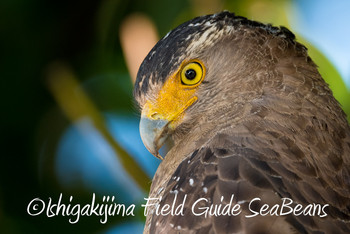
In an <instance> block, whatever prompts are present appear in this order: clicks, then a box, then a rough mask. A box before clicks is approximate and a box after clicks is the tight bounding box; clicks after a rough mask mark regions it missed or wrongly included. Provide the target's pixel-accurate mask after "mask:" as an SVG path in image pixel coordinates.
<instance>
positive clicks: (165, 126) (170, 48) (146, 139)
mask: <svg viewBox="0 0 350 234" xmlns="http://www.w3.org/2000/svg"><path fill="white" fill-rule="evenodd" d="M259 27H260V29H261V31H262V32H264V33H265V31H266V29H268V31H269V32H268V33H275V34H276V33H278V32H280V30H279V28H275V27H272V26H266V25H264V24H260V23H257V22H252V21H249V20H247V19H246V18H244V17H238V16H235V15H234V14H232V13H229V12H222V13H219V14H214V15H207V16H202V17H197V18H195V19H193V20H190V21H188V22H186V23H184V24H182V25H180V26H178V27H177V28H175V29H174V30H172V31H170V32H169V33H168V34H167V35H166V36H165V37H163V38H162V39H161V40H160V41H159V42H158V43H157V44H156V45H155V46H154V48H153V49H152V50H151V51H150V52H149V54H148V55H147V56H146V58H145V59H144V61H143V63H142V64H141V66H140V69H139V72H138V75H137V79H136V83H135V88H134V97H135V99H136V101H137V102H138V104H139V106H140V108H141V121H140V134H141V138H142V141H143V143H144V145H145V146H146V148H147V149H148V150H149V151H150V152H151V153H152V154H153V155H154V156H156V157H158V158H161V156H160V155H159V153H158V151H159V149H160V148H161V147H162V145H163V144H164V143H165V141H166V140H167V138H168V137H169V136H174V135H175V134H174V132H179V131H181V132H184V131H191V126H193V125H196V124H198V122H199V121H202V120H203V119H205V118H206V117H208V118H209V117H210V115H211V113H215V111H222V112H225V111H226V110H225V108H224V107H225V106H227V104H228V103H230V107H232V105H231V104H232V102H235V103H236V104H239V103H240V102H245V101H246V100H244V98H243V97H244V96H245V95H243V94H242V89H244V92H245V93H249V92H250V90H249V89H250V87H253V85H251V83H252V82H254V83H256V82H258V81H257V79H254V76H252V75H251V73H252V71H256V70H257V69H258V67H261V66H264V64H262V63H261V61H260V59H259V53H258V52H255V51H258V48H257V47H258V46H259V44H261V43H264V42H263V41H262V42H261V41H260V42H259V39H260V40H261V39H262V38H261V37H257V36H256V35H257V34H259V33H257V31H256V30H255V29H256V28H259ZM252 28H254V30H251V29H252ZM258 31H259V30H258ZM264 33H263V34H264ZM248 34H251V35H248ZM247 35H248V36H247ZM260 54H261V53H260ZM264 56H265V55H264ZM242 81H244V82H242ZM242 83H243V84H242ZM238 84H239V85H238ZM255 85H256V84H255ZM243 86H244V87H243ZM220 107H223V108H220ZM236 107H237V108H239V105H236ZM208 110H210V113H209V112H206V111H208ZM213 116H214V115H213ZM212 121H216V119H215V118H213V119H212ZM181 126H182V127H181ZM183 126H186V128H184V127H183ZM184 129H185V130H184Z"/></svg>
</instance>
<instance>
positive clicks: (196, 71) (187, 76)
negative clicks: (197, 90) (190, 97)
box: [180, 60, 204, 86]
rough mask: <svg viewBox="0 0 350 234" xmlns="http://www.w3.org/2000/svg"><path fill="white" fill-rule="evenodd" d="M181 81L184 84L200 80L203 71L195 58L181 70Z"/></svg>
mask: <svg viewBox="0 0 350 234" xmlns="http://www.w3.org/2000/svg"><path fill="white" fill-rule="evenodd" d="M180 75H181V82H182V84H184V85H191V86H192V85H196V84H199V83H200V81H202V79H203V77H204V71H203V66H202V64H201V63H200V62H199V61H197V60H195V61H193V62H190V63H188V64H186V65H185V66H184V67H183V68H182V70H181V74H180Z"/></svg>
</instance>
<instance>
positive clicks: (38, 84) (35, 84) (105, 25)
mask: <svg viewBox="0 0 350 234" xmlns="http://www.w3.org/2000/svg"><path fill="white" fill-rule="evenodd" d="M289 4H290V1H287V0H284V1H273V0H265V1H257V0H248V1H243V0H237V1H229V0H226V1H218V0H217V1H204V2H201V1H199V0H192V1H190V0H179V1H170V0H149V1H142V0H132V1H121V0H104V1H82V0H78V1H67V0H60V1H56V0H54V1H43V0H31V1H25V0H3V1H1V2H0V30H1V38H0V42H1V43H0V51H1V60H0V68H1V69H0V76H1V79H0V80H1V81H0V82H1V87H2V89H1V92H0V95H1V96H0V97H1V109H2V115H1V123H2V124H1V133H2V134H1V142H2V146H4V147H3V148H4V149H3V151H2V154H1V158H0V183H1V190H0V231H1V232H3V231H4V232H6V233H62V232H65V233H77V232H84V233H91V232H105V231H107V230H109V229H110V228H112V227H114V226H115V224H118V223H123V222H125V221H130V220H131V221H135V220H136V221H140V220H141V221H142V220H143V219H144V217H143V215H141V214H140V215H138V216H137V217H135V218H133V217H130V218H122V217H113V218H111V219H110V221H109V222H108V223H107V224H105V225H102V224H100V223H99V221H98V218H96V217H83V218H81V219H80V221H79V223H78V224H75V225H71V224H69V223H68V221H67V218H66V217H62V216H58V217H54V218H47V217H45V216H40V217H31V216H29V215H28V214H27V213H26V207H27V205H28V203H29V201H31V200H32V199H33V198H35V197H41V198H43V199H47V198H48V197H52V198H57V197H58V195H59V193H61V192H62V193H64V194H71V195H73V196H74V197H75V200H76V201H77V202H79V203H81V204H85V203H89V202H90V201H91V193H92V192H94V191H89V190H88V189H87V188H86V187H84V185H83V184H82V185H77V187H76V188H74V189H71V188H70V189H67V188H64V187H62V185H61V184H60V183H59V181H58V179H57V177H56V175H55V169H54V164H55V154H56V150H57V144H58V142H59V139H60V137H61V135H62V134H63V132H64V131H65V129H67V128H68V127H69V126H70V122H69V119H68V118H67V117H65V115H64V113H63V112H62V110H61V109H60V108H59V106H58V105H57V103H56V102H55V100H54V99H53V96H52V94H51V93H50V92H49V90H48V89H47V87H46V83H47V81H46V78H47V69H48V67H49V66H50V65H51V64H52V63H53V62H55V61H57V60H59V61H63V62H65V63H66V64H69V66H70V67H71V68H72V70H73V71H74V73H75V74H76V76H77V77H78V80H79V82H80V83H81V87H82V89H83V90H84V91H85V92H86V93H87V95H88V96H89V97H90V98H91V100H92V102H93V103H94V105H96V107H97V109H98V110H99V111H101V112H116V113H118V112H120V111H123V112H128V113H130V114H131V115H137V112H136V109H135V107H134V105H133V101H132V95H131V94H132V84H131V81H130V79H129V77H128V73H127V69H126V66H125V62H124V58H123V54H122V50H121V48H120V42H119V35H118V29H119V25H120V23H121V21H122V20H123V19H124V18H125V17H126V16H127V15H129V14H130V13H133V12H142V13H144V14H146V15H148V16H149V17H151V19H152V20H153V21H154V23H155V25H156V27H157V29H158V31H159V34H160V36H163V35H165V34H166V33H167V32H168V31H169V30H170V29H171V28H173V27H175V26H176V25H178V24H179V23H182V22H184V21H186V20H188V19H190V18H192V17H194V16H197V15H199V14H208V13H214V12H217V11H220V10H223V9H227V10H230V11H234V12H236V14H239V15H244V16H246V17H249V18H251V19H254V20H261V21H263V22H273V23H274V24H275V25H288V22H287V19H286V11H287V10H288V7H289ZM308 47H309V48H310V54H311V57H312V58H313V59H314V60H315V61H316V63H317V64H318V65H319V66H320V72H321V73H322V75H323V77H324V78H325V79H326V80H327V82H328V83H329V84H330V85H331V88H332V89H333V90H334V92H335V96H336V97H337V98H338V100H339V101H340V102H341V104H342V105H343V108H344V110H345V111H346V112H347V113H348V115H349V116H350V102H349V100H350V98H349V92H348V91H347V90H346V88H345V86H344V83H343V82H342V81H341V79H340V76H339V75H338V73H337V72H336V70H335V69H334V67H333V66H332V64H331V63H329V61H328V60H327V59H326V58H325V57H324V56H322V54H321V53H320V52H318V51H317V50H315V49H314V48H313V47H312V46H308ZM138 212H141V211H138Z"/></svg>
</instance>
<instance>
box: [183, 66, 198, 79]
mask: <svg viewBox="0 0 350 234" xmlns="http://www.w3.org/2000/svg"><path fill="white" fill-rule="evenodd" d="M196 75H197V73H196V71H195V70H193V69H188V70H187V71H186V72H185V76H186V78H187V79H189V80H193V79H194V78H196Z"/></svg>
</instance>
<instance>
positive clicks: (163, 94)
mask: <svg viewBox="0 0 350 234" xmlns="http://www.w3.org/2000/svg"><path fill="white" fill-rule="evenodd" d="M188 69H193V70H194V71H195V76H193V73H192V76H190V78H191V79H187V78H186V77H185V78H184V76H185V72H186V71H187V70H188ZM204 76H205V67H204V65H203V64H202V63H201V62H200V61H199V60H191V61H189V62H184V63H183V64H182V65H181V66H180V69H179V70H177V71H176V72H175V73H174V74H173V75H172V76H171V77H169V78H168V80H167V81H166V82H165V83H164V85H163V88H162V89H161V90H160V92H159V94H158V96H157V99H156V100H155V101H154V100H149V101H147V102H146V104H145V105H144V107H143V111H142V114H143V115H145V116H146V117H147V118H149V119H153V120H157V119H164V120H167V121H169V122H172V123H171V124H170V127H175V125H177V124H176V123H177V122H178V121H180V120H181V119H182V117H183V116H184V111H185V110H186V109H187V108H188V107H189V106H191V105H192V104H193V103H194V102H195V101H196V100H197V97H196V96H195V92H196V90H197V88H198V86H199V84H200V83H201V82H202V81H203V79H204Z"/></svg>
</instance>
